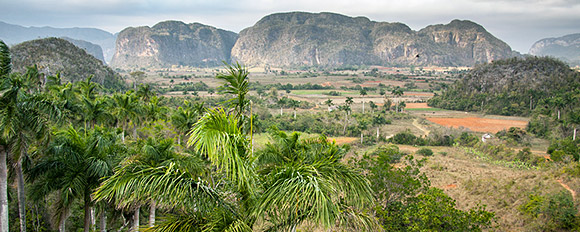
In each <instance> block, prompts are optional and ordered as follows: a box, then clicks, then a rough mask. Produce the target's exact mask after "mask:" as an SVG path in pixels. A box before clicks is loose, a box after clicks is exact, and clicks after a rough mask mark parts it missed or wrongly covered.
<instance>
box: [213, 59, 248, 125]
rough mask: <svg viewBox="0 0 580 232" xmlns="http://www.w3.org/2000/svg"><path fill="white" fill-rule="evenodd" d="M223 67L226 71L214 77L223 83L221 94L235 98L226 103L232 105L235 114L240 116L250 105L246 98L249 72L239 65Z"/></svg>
mask: <svg viewBox="0 0 580 232" xmlns="http://www.w3.org/2000/svg"><path fill="white" fill-rule="evenodd" d="M225 65H226V66H225V68H226V71H225V72H223V73H218V74H217V75H216V78H217V79H218V80H223V81H225V82H224V85H223V86H222V87H221V89H220V90H221V92H223V93H226V94H233V95H234V96H235V97H234V98H232V99H230V100H229V101H228V102H230V103H231V104H232V105H233V108H234V111H235V112H236V114H238V115H242V114H243V113H244V112H245V111H246V108H247V107H248V105H249V104H250V102H249V100H248V99H247V98H246V95H247V94H248V91H249V85H250V82H249V80H248V74H249V72H248V70H247V69H246V68H245V67H242V66H241V65H240V64H239V63H236V65H230V64H227V63H226V64H225Z"/></svg>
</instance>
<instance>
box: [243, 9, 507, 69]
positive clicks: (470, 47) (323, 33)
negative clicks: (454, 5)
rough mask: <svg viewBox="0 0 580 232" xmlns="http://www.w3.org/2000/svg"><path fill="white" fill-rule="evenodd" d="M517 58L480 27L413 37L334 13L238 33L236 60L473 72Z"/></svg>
mask: <svg viewBox="0 0 580 232" xmlns="http://www.w3.org/2000/svg"><path fill="white" fill-rule="evenodd" d="M512 56H514V53H513V52H512V50H511V48H510V47H509V46H508V45H507V44H506V43H504V42H503V41H501V40H499V39H497V38H495V37H494V36H493V35H491V34H490V33H489V32H487V31H486V30H485V29H484V28H483V27H482V26H480V25H478V24H475V23H473V22H470V21H460V20H454V21H452V22H451V23H449V24H447V25H434V26H428V27H426V28H424V29H422V30H420V31H418V32H417V31H413V30H411V29H410V28H409V27H408V26H406V25H405V24H401V23H385V22H374V21H370V20H369V19H367V18H364V17H356V18H352V17H348V16H344V15H339V14H334V13H319V14H314V13H303V12H292V13H279V14H273V15H269V16H266V17H264V18H262V19H261V20H260V21H259V22H257V23H256V24H255V25H254V26H252V27H250V28H246V29H244V30H243V31H241V32H240V34H239V38H238V41H237V42H236V44H235V46H234V47H233V48H232V59H234V60H237V61H240V62H242V63H244V64H246V65H272V66H300V65H322V66H335V65H359V64H365V65H440V66H472V65H474V64H476V63H486V62H490V61H492V60H496V59H503V58H508V57H512Z"/></svg>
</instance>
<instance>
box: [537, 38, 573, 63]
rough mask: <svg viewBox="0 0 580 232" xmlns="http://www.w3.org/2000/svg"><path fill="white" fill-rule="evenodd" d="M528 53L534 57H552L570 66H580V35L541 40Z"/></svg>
mask: <svg viewBox="0 0 580 232" xmlns="http://www.w3.org/2000/svg"><path fill="white" fill-rule="evenodd" d="M529 53H530V54H531V55H536V56H553V57H556V58H559V59H562V60H563V61H565V62H568V63H569V64H570V65H580V33H577V34H570V35H565V36H562V37H558V38H546V39H541V40H539V41H537V42H535V43H534V44H533V45H532V47H531V48H530V51H529Z"/></svg>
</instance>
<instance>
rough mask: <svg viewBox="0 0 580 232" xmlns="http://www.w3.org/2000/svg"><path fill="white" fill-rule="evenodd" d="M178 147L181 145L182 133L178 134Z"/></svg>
mask: <svg viewBox="0 0 580 232" xmlns="http://www.w3.org/2000/svg"><path fill="white" fill-rule="evenodd" d="M177 145H181V133H179V132H178V134H177Z"/></svg>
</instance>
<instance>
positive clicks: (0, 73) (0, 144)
mask: <svg viewBox="0 0 580 232" xmlns="http://www.w3.org/2000/svg"><path fill="white" fill-rule="evenodd" d="M11 72H12V61H11V58H10V49H9V48H8V46H6V44H5V43H4V41H2V40H0V79H1V80H4V79H5V78H6V77H7V76H8V75H10V73H11ZM2 84H3V81H2ZM1 90H4V85H0V91H1ZM0 112H2V111H0ZM2 129H3V128H2ZM3 135H4V134H3V133H2V134H0V231H2V232H7V231H8V229H9V226H8V222H9V220H8V168H7V166H6V157H7V153H8V150H7V143H6V141H5V140H4V136H3Z"/></svg>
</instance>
